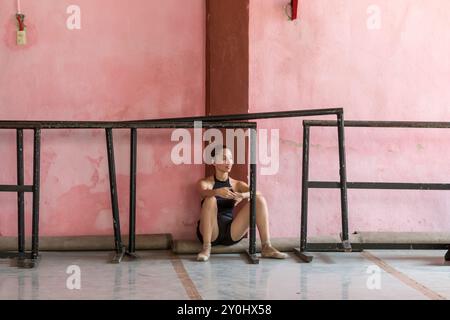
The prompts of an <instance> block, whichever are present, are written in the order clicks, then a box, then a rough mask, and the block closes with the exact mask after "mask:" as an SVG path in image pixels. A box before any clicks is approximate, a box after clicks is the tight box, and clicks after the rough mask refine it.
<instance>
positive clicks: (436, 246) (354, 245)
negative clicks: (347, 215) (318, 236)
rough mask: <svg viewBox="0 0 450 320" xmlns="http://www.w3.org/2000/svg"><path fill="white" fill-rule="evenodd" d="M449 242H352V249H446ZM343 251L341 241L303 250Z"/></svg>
mask: <svg viewBox="0 0 450 320" xmlns="http://www.w3.org/2000/svg"><path fill="white" fill-rule="evenodd" d="M449 248H450V244H444V243H389V242H387V243H355V242H353V243H352V249H353V250H355V251H361V250H447V249H449ZM335 251H338V252H340V251H343V248H342V243H308V245H307V246H306V251H305V252H335Z"/></svg>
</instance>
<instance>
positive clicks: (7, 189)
mask: <svg viewBox="0 0 450 320" xmlns="http://www.w3.org/2000/svg"><path fill="white" fill-rule="evenodd" d="M0 192H33V186H14V185H13V186H11V185H0Z"/></svg>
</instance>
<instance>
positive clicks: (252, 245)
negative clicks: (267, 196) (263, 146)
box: [247, 128, 259, 264]
mask: <svg viewBox="0 0 450 320" xmlns="http://www.w3.org/2000/svg"><path fill="white" fill-rule="evenodd" d="M256 170H257V169H256V129H255V128H251V129H250V221H249V223H250V239H249V249H248V251H247V256H248V258H249V261H250V263H251V264H258V263H259V259H258V257H257V256H256Z"/></svg>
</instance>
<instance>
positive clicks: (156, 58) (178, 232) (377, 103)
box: [0, 0, 450, 238]
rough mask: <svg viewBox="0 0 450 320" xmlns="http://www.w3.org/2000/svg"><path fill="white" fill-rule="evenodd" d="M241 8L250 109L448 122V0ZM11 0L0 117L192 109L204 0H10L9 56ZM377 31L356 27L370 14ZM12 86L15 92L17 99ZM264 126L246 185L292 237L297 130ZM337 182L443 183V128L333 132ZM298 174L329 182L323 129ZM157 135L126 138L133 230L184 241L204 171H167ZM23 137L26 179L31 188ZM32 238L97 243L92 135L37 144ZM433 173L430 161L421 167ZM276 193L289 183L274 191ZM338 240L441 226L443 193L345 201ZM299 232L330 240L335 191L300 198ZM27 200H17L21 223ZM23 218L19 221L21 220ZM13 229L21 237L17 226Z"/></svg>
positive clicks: (103, 170) (11, 222)
mask: <svg viewBox="0 0 450 320" xmlns="http://www.w3.org/2000/svg"><path fill="white" fill-rule="evenodd" d="M287 2H288V0H264V1H263V0H251V1H250V43H249V45H250V68H249V72H250V83H249V86H250V87H249V105H250V112H258V111H269V110H270V111H272V110H282V109H283V110H284V109H301V108H321V107H327V108H328V107H345V110H346V118H347V119H371V120H372V119H373V120H436V121H450V108H449V107H450V91H449V90H448V84H449V79H450V62H449V58H448V57H449V56H450V52H449V51H450V50H449V49H450V32H449V31H448V21H449V20H450V4H449V2H448V1H447V0H430V1H426V2H425V1H414V0H398V1H388V0H370V1H368V0H367V1H366V0H345V1H344V0H315V1H300V3H301V8H300V20H299V21H297V22H290V21H288V20H287V18H286V17H285V15H284V5H285V4H286V3H287ZM14 3H15V1H13V0H10V1H2V6H1V10H0V21H1V26H2V29H1V31H0V71H1V73H0V119H70V120H123V119H137V118H157V117H169V116H187V115H201V114H204V111H205V76H204V75H205V32H206V30H205V4H204V1H201V0H189V5H183V6H181V5H180V1H179V0H166V1H157V0H133V1H128V2H126V1H121V0H120V1H119V0H96V1H90V0H74V1H66V0H59V1H52V0H40V1H32V0H22V8H23V10H24V11H25V13H26V14H27V25H28V41H29V45H28V46H26V47H17V46H16V45H15V44H14V42H15V23H14V20H13V14H14ZM71 4H77V5H79V6H80V7H81V13H82V24H81V26H82V29H81V30H73V31H70V30H68V29H67V28H66V19H67V17H68V14H66V8H67V7H68V6H69V5H71ZM372 4H374V5H377V6H378V7H379V9H380V13H381V29H379V30H369V29H368V28H367V19H368V18H369V16H370V15H369V14H368V13H367V9H368V7H369V5H372ZM19 84H20V88H19ZM260 126H261V127H266V128H279V129H280V133H281V144H280V148H281V153H280V154H281V159H280V160H281V165H280V171H279V173H278V174H277V175H276V176H259V177H258V183H259V188H260V190H261V191H263V193H264V194H265V195H266V197H267V198H268V200H269V206H270V209H271V212H272V218H271V226H272V233H273V235H274V236H275V237H277V236H296V235H298V229H299V228H298V225H299V213H300V198H299V190H300V169H301V167H300V165H301V163H300V160H299V159H300V158H299V156H300V155H301V125H300V120H277V121H261V122H260ZM346 134H347V159H348V175H349V179H350V180H351V181H364V180H374V181H423V182H448V178H447V176H448V173H449V172H448V169H447V167H448V166H446V165H447V164H448V162H449V160H450V152H449V151H446V150H450V148H449V147H450V142H447V141H450V132H448V131H435V130H432V131H425V130H410V131H399V130H362V129H347V132H346ZM312 137H313V138H312V153H311V161H312V164H311V178H312V179H315V180H331V179H333V180H335V179H337V178H338V175H337V171H338V167H337V152H336V151H337V150H336V149H337V147H336V134H335V131H334V130H330V129H314V130H313V131H312ZM115 138H116V161H117V171H118V183H119V189H120V194H121V195H122V197H121V198H120V199H119V202H120V209H121V213H122V215H123V220H122V221H123V224H122V227H123V228H124V230H126V228H127V226H128V224H127V223H128V221H127V219H126V215H127V210H128V198H124V197H128V192H127V190H128V176H129V174H128V171H129V165H128V159H127V158H128V148H129V147H128V133H127V132H117V133H116V134H115ZM0 139H1V143H0V154H1V155H2V166H1V168H0V183H1V184H14V183H15V179H16V178H15V169H14V168H15V147H14V132H11V131H2V132H0ZM169 139H170V132H169V131H152V132H144V133H141V134H140V136H139V143H140V149H141V151H142V152H140V157H139V159H138V161H139V175H138V184H139V193H138V219H139V223H138V232H139V233H162V232H171V233H173V234H174V236H175V237H177V238H193V230H194V227H195V222H196V220H197V217H198V206H199V204H198V198H197V195H196V194H195V190H194V189H193V188H192V187H193V183H194V182H195V181H196V180H197V179H198V178H199V177H201V176H203V174H204V167H203V166H196V167H186V166H183V167H176V166H174V165H173V164H172V163H171V161H170V158H169V155H170V151H171V145H172V144H171V143H169ZM31 141H32V140H31V135H30V134H27V136H26V147H27V148H26V156H27V157H26V164H27V168H26V176H27V182H28V183H30V181H31V148H30V147H31ZM42 142H43V150H42V194H41V202H42V206H41V217H42V220H41V230H42V234H43V235H84V234H111V233H112V226H111V218H110V215H111V211H110V202H109V201H110V199H109V191H108V177H107V162H106V150H105V143H104V142H105V137H104V133H103V132H102V131H96V130H93V131H76V130H68V131H54V132H51V131H45V132H44V134H43V137H42ZM429 163H432V165H429ZM287 186H289V188H288V187H287ZM349 196H350V199H349V200H350V218H351V219H350V225H351V230H352V231H354V230H392V231H412V230H415V231H448V229H449V228H450V214H449V213H448V211H449V209H450V200H449V198H448V197H446V193H445V192H420V193H419V192H391V191H350V193H349ZM310 200H311V202H310V213H311V215H312V217H311V220H310V225H309V227H310V230H311V232H312V233H313V234H327V233H337V232H338V231H339V226H340V222H339V194H338V192H337V191H312V192H311V196H310ZM30 204H31V202H30V198H27V205H28V207H27V209H28V212H27V213H28V215H29V214H30V211H29V208H30ZM0 207H1V214H0V235H4V236H6V235H15V233H16V231H15V230H16V196H15V195H13V194H4V193H1V194H0ZM28 221H29V217H28ZM29 226H30V225H29V224H28V228H27V229H28V230H29Z"/></svg>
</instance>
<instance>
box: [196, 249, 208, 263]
mask: <svg viewBox="0 0 450 320" xmlns="http://www.w3.org/2000/svg"><path fill="white" fill-rule="evenodd" d="M210 255H211V246H207V247H204V248H203V250H202V251H200V253H199V254H198V255H197V261H203V262H205V261H208V260H209V256H210Z"/></svg>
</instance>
